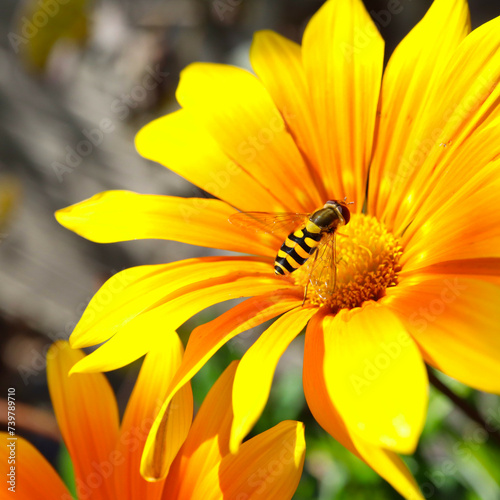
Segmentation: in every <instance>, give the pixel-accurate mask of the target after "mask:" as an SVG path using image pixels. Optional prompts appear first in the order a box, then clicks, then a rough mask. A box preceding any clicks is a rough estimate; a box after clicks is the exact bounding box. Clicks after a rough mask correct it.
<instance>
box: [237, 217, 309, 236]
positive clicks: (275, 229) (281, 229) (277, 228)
mask: <svg viewBox="0 0 500 500" xmlns="http://www.w3.org/2000/svg"><path fill="white" fill-rule="evenodd" d="M309 215H310V214H298V213H294V212H283V213H273V212H237V213H235V214H233V215H231V216H230V217H229V222H230V223H231V224H235V225H238V226H241V227H244V228H247V229H253V230H254V231H260V232H264V233H269V234H275V235H277V236H281V237H282V238H283V239H285V238H286V237H287V236H288V235H289V234H290V233H291V232H293V231H294V230H295V229H297V228H298V227H300V226H301V225H305V224H306V222H307V220H308V218H309Z"/></svg>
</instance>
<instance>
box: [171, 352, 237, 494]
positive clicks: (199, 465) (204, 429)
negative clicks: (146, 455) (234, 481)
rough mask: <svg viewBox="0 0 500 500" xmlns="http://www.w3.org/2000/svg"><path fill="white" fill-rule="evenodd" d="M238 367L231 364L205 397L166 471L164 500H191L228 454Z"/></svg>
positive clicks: (234, 363)
mask: <svg viewBox="0 0 500 500" xmlns="http://www.w3.org/2000/svg"><path fill="white" fill-rule="evenodd" d="M237 365H238V363H237V362H236V361H233V362H232V363H231V364H230V365H229V366H228V367H227V368H226V370H225V371H224V373H223V374H222V375H221V376H220V377H219V378H218V380H217V381H216V382H215V384H214V385H213V386H212V388H211V389H210V391H209V393H208V394H207V396H206V397H205V399H204V401H203V403H202V405H201V407H200V409H199V410H198V413H197V414H196V418H195V419H194V422H193V425H192V426H191V429H190V431H189V434H188V437H187V438H186V441H185V442H184V445H183V446H182V448H181V450H180V451H179V453H178V454H177V457H176V459H175V461H174V463H173V464H172V467H171V468H170V470H169V473H168V477H167V480H166V482H165V493H164V495H163V500H167V499H175V500H182V499H185V500H190V499H192V498H193V491H194V489H195V488H196V486H197V485H198V484H199V483H200V482H201V481H202V480H203V478H204V476H205V475H206V474H207V473H209V472H210V470H211V469H212V468H214V467H216V466H217V465H218V464H219V463H220V461H221V460H222V458H223V457H224V456H226V455H227V454H228V453H229V434H230V431H231V422H232V420H233V410H232V405H231V393H232V389H233V380H234V374H235V372H236V366H237Z"/></svg>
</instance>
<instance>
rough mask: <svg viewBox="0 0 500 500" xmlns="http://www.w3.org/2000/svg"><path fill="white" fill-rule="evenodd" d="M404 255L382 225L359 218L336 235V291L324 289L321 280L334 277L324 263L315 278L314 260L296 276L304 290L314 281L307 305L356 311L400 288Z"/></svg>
mask: <svg viewBox="0 0 500 500" xmlns="http://www.w3.org/2000/svg"><path fill="white" fill-rule="evenodd" d="M402 253H403V249H402V247H401V245H400V244H399V242H398V240H397V239H396V238H395V236H394V235H393V234H392V233H390V232H388V231H387V229H386V227H385V225H384V224H383V223H382V222H380V221H379V220H377V219H376V218H375V217H372V216H369V215H363V214H356V215H353V216H352V218H351V221H350V222H349V224H348V225H347V226H343V227H341V228H339V230H338V232H337V235H336V267H337V271H336V280H335V286H334V287H333V286H332V284H331V283H325V284H324V285H322V284H321V283H322V282H321V279H318V277H319V276H322V275H327V274H331V273H325V270H324V268H323V266H322V263H321V262H320V263H317V264H316V265H315V266H314V270H313V271H312V274H311V267H310V266H311V265H312V262H313V260H314V258H313V257H312V258H311V259H310V261H311V264H310V265H309V266H308V265H305V266H303V267H302V268H301V269H299V270H297V271H296V272H295V273H294V275H293V276H294V278H295V281H296V283H297V284H300V285H302V286H304V287H305V286H306V285H307V284H308V282H309V280H311V282H310V283H309V285H308V286H307V295H306V301H307V302H310V303H312V304H317V305H320V306H330V307H331V308H332V310H333V311H338V310H340V309H344V308H347V309H352V308H353V307H358V306H361V304H363V302H365V301H367V300H378V299H380V298H382V297H383V296H384V295H385V289H386V288H388V287H390V286H395V285H396V284H397V282H398V272H399V271H400V269H401V267H400V265H399V259H400V257H401V255H402ZM311 283H315V286H311ZM318 283H319V285H318Z"/></svg>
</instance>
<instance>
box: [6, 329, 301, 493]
mask: <svg viewBox="0 0 500 500" xmlns="http://www.w3.org/2000/svg"><path fill="white" fill-rule="evenodd" d="M182 350H183V349H182V344H181V342H180V340H179V338H178V337H177V336H176V335H175V334H173V335H171V336H170V338H169V339H168V341H166V342H164V343H163V344H162V345H161V348H157V349H153V350H151V351H150V352H149V353H148V354H147V356H146V358H145V360H144V363H143V365H142V368H141V372H140V374H139V378H138V380H137V382H136V385H135V387H134V390H133V392H132V395H131V398H130V400H129V402H128V405H127V408H126V411H125V414H124V417H123V419H122V422H121V423H120V422H119V418H118V408H117V404H116V400H115V397H114V394H113V393H112V389H111V387H110V385H109V383H108V381H107V379H106V378H105V376H104V375H102V374H100V373H98V374H95V373H94V374H85V375H73V376H71V377H68V372H69V371H70V369H71V367H72V366H73V365H74V364H75V363H77V362H78V361H79V360H81V359H82V358H83V356H84V354H83V353H82V352H81V351H77V350H76V351H75V350H72V349H70V347H69V345H68V344H67V343H66V342H57V343H55V344H54V345H53V346H52V347H51V348H50V350H49V351H48V354H47V373H48V382H49V390H50V394H51V398H52V404H53V406H54V410H55V413H56V417H57V420H58V423H59V428H60V430H61V433H62V436H63V438H64V441H65V443H66V446H67V447H68V450H69V453H70V456H71V459H72V462H73V467H74V471H75V482H76V493H77V497H78V498H80V499H84V498H92V499H102V500H113V499H117V500H118V499H119V500H126V499H130V500H139V499H141V500H153V499H154V500H160V499H161V500H180V499H203V500H205V499H207V498H208V499H213V500H217V499H220V498H238V496H239V495H241V498H243V496H244V497H245V498H263V497H262V496H261V495H263V494H264V497H265V498H271V499H273V498H276V499H280V500H281V499H282V498H292V495H293V493H294V491H295V488H296V487H297V484H298V482H299V479H300V475H301V472H302V466H303V462H304V453H305V443H304V431H303V425H302V424H301V423H300V422H293V421H286V422H281V423H280V424H278V425H276V426H275V427H273V428H272V429H269V430H268V431H265V432H263V433H262V434H258V435H257V436H255V437H254V438H252V439H250V440H248V441H247V442H246V443H244V444H243V445H242V447H241V449H240V452H239V453H238V454H237V455H231V454H230V453H229V445H228V442H229V432H230V428H231V420H232V412H231V404H230V402H231V388H232V384H233V379H234V373H235V370H236V366H237V363H236V362H234V363H232V364H231V365H230V366H229V367H228V368H227V369H226V371H225V372H224V373H223V374H222V375H221V377H220V378H219V379H218V380H217V382H216V383H215V384H214V386H213V387H212V389H211V390H210V392H209V393H208V395H207V396H206V398H205V400H204V402H203V404H202V405H201V407H200V409H199V411H198V413H197V416H196V418H195V420H194V422H193V425H192V426H191V419H192V411H193V400H192V394H191V387H190V385H189V384H187V385H185V386H184V387H183V389H182V390H181V391H180V392H179V393H177V395H176V396H175V397H174V399H173V400H172V402H171V404H170V407H169V411H168V412H169V416H168V418H167V419H165V421H164V426H163V428H162V430H161V435H162V438H163V440H164V445H165V448H164V449H163V450H161V453H160V454H159V455H158V456H156V457H154V460H153V461H152V462H151V463H150V464H149V465H150V469H151V470H155V469H157V468H160V467H167V469H168V475H166V476H165V477H163V478H162V479H161V480H159V481H156V482H148V481H146V480H145V479H144V478H143V477H142V476H141V474H140V471H139V467H140V461H141V455H142V450H143V447H144V442H145V440H146V438H147V435H148V432H149V429H150V427H151V424H152V423H153V421H154V419H155V417H156V415H157V413H158V410H159V408H160V406H161V403H162V402H163V398H164V397H165V391H166V389H167V387H168V384H169V382H170V380H171V378H172V375H173V373H174V371H175V370H176V369H177V368H178V367H179V365H180V362H181V358H182ZM190 426H191V427H190ZM2 434H3V437H4V438H6V439H8V435H7V434H6V433H2ZM6 442H7V443H10V442H12V441H6ZM15 446H16V447H17V453H16V455H17V456H18V457H19V458H20V460H19V461H18V465H17V466H16V468H17V470H16V477H17V483H18V486H17V490H16V493H17V494H18V495H19V498H20V499H21V500H32V499H34V498H36V499H40V500H44V499H55V498H57V499H67V500H70V499H71V498H73V497H72V496H71V495H70V493H69V491H68V490H67V489H66V486H65V485H64V484H63V482H62V481H61V479H60V478H59V476H58V475H57V474H56V472H55V471H54V470H53V469H52V467H51V466H50V464H49V463H48V462H47V461H46V460H45V458H44V457H43V456H42V455H41V454H40V453H39V452H38V451H37V450H36V448H34V447H33V446H32V445H31V444H30V443H29V442H28V441H26V440H25V439H23V438H18V439H17V440H16V441H15ZM179 448H180V450H179ZM8 452H9V449H8V448H7V447H6V446H3V447H2V450H1V452H0V455H1V456H2V457H3V458H4V459H5V463H7V455H8ZM259 495H260V496H259Z"/></svg>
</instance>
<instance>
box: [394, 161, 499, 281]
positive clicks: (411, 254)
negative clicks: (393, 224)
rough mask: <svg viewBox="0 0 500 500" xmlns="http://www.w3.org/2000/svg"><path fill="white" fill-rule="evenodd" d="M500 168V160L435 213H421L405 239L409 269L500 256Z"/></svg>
mask: <svg viewBox="0 0 500 500" xmlns="http://www.w3.org/2000/svg"><path fill="white" fill-rule="evenodd" d="M499 168H500V161H497V162H494V163H492V164H491V166H490V167H488V168H484V169H482V170H481V171H480V172H478V173H476V175H473V176H472V177H471V179H470V181H469V182H466V183H464V184H463V185H462V186H461V187H456V189H455V192H454V193H453V194H451V193H450V196H449V198H448V199H447V200H445V201H443V202H442V205H441V206H440V207H438V208H436V210H435V211H434V212H430V213H425V212H424V213H422V214H418V216H417V217H416V219H415V221H414V224H412V227H410V228H408V232H407V233H405V235H404V237H403V240H402V242H403V245H404V247H405V252H404V254H403V258H402V260H401V263H402V265H403V269H404V271H405V272H410V271H413V270H415V269H418V268H422V267H425V266H431V265H434V264H437V263H440V262H444V261H448V260H464V259H474V258H492V257H500V232H499V231H498V227H499V224H500V204H499V203H498V193H499V192H500V176H499V174H498V172H499ZM464 271H465V272H467V270H466V269H465V270H464Z"/></svg>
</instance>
